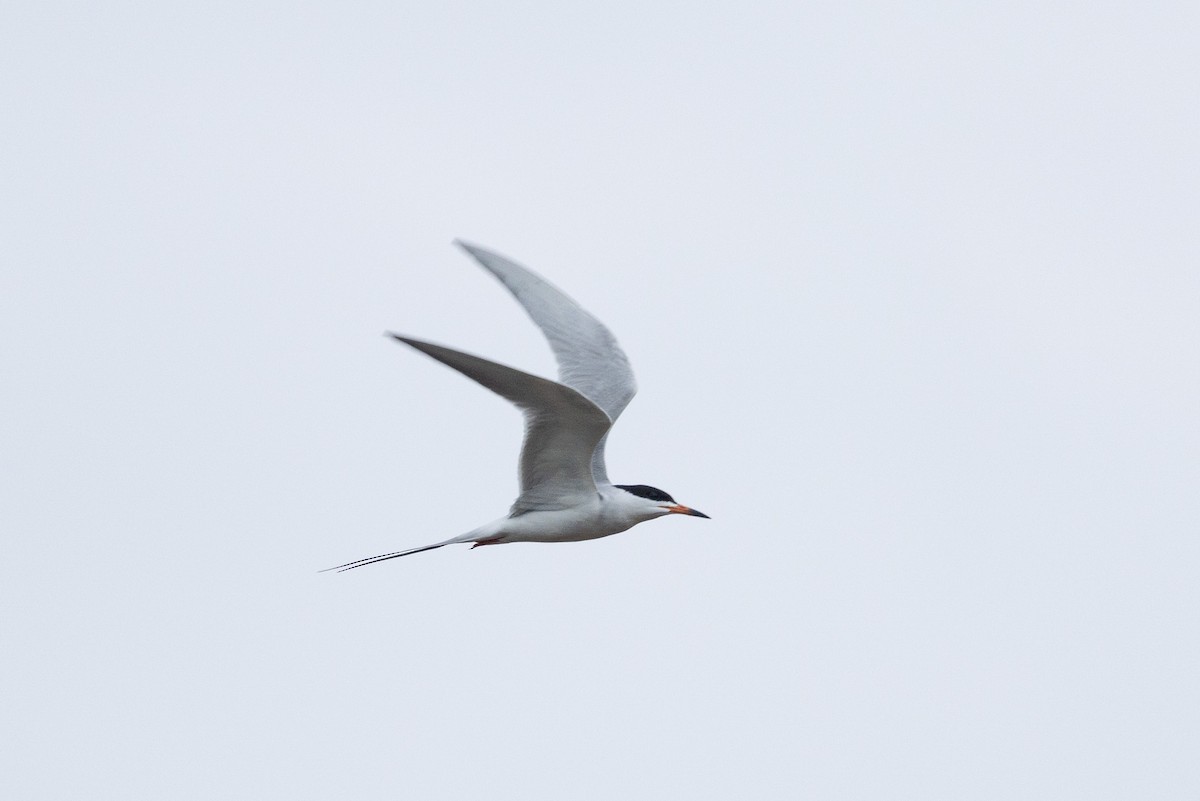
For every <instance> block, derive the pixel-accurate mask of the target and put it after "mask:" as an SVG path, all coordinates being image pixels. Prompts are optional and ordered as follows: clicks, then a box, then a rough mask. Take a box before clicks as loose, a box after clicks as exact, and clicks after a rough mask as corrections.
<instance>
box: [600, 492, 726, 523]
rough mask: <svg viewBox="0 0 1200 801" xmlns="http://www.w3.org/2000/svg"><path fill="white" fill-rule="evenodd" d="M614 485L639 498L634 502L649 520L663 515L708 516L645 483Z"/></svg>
mask: <svg viewBox="0 0 1200 801" xmlns="http://www.w3.org/2000/svg"><path fill="white" fill-rule="evenodd" d="M614 486H616V488H617V489H619V490H624V491H625V492H627V493H629V494H630V495H632V496H633V497H634V498H636V499H638V500H636V501H634V503H637V504H638V507H639V511H640V512H642V513H643V514H644V515H645V516H646V519H647V520H650V519H652V518H655V517H662V516H663V515H691V516H692V517H703V518H707V517H708V515H706V514H704V513H703V512H697V511H696V510H695V509H690V508H688V507H686V506H683V505H682V504H679V503H676V502H675V499H674V498H672V497H671V496H670V495H668V494H667V493H665V492H663V491H662V490H660V489H658V488H657V487H648V486H646V485H645V484H616V485H614Z"/></svg>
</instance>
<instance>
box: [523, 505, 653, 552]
mask: <svg viewBox="0 0 1200 801" xmlns="http://www.w3.org/2000/svg"><path fill="white" fill-rule="evenodd" d="M642 519H643V518H632V517H629V516H628V515H627V514H621V510H620V509H618V508H615V507H614V504H612V503H611V502H604V501H601V500H600V497H599V496H598V495H597V497H596V500H595V501H592V502H589V503H587V504H585V505H582V506H576V507H573V508H571V509H562V510H557V511H553V512H526V513H525V514H522V515H518V516H517V517H510V518H507V519H505V520H504V521H502V522H500V533H501V535H502V536H503V539H502V540H501V542H580V541H582V540H594V539H597V538H599V537H607V536H609V535H611V534H617V533H620V532H622V531H625V530H626V529H628V528H630V527H631V526H633V525H635V524H636V523H639V522H641V520H642Z"/></svg>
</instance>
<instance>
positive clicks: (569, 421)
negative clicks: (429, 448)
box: [390, 334, 612, 514]
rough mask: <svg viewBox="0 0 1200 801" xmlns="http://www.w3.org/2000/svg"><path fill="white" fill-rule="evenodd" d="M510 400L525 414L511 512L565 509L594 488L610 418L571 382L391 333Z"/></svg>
mask: <svg viewBox="0 0 1200 801" xmlns="http://www.w3.org/2000/svg"><path fill="white" fill-rule="evenodd" d="M390 336H392V337H394V338H395V339H396V340H398V341H400V342H403V343H404V344H406V345H408V346H410V347H412V348H415V349H416V350H419V351H421V352H422V353H424V354H425V355H427V356H430V357H432V358H434V359H437V360H438V361H439V362H441V363H442V364H445V365H446V366H448V367H452V368H454V369H455V370H457V371H458V372H460V373H462V374H463V375H465V376H467V377H468V378H471V379H474V380H475V381H477V382H479V383H480V384H482V385H483V386H485V387H487V388H488V389H490V390H491V391H492V392H495V393H496V394H497V395H500V396H501V397H502V398H505V399H507V400H509V401H511V402H512V403H513V404H514V405H515V406H516V407H517V408H519V409H520V410H521V412H522V414H524V416H525V441H524V444H523V445H522V447H521V462H520V464H521V467H520V478H521V495H520V496H519V497H518V498H517V500H516V502H515V503H514V504H513V508H512V512H513V513H514V514H519V513H521V512H528V511H532V510H550V509H566V508H568V507H571V506H574V505H576V504H577V503H580V502H582V501H583V500H585V499H587V498H588V497H590V496H593V495H595V493H596V482H595V480H594V478H593V477H592V470H591V460H592V454H593V453H594V452H595V450H596V445H597V443H599V442H600V440H601V438H602V437H604V435H605V434H606V433H607V432H608V429H609V427H610V426H611V425H612V422H611V421H610V420H609V419H608V415H606V414H605V413H604V412H603V411H602V410H601V409H600V408H599V407H598V406H596V404H594V403H592V402H591V401H590V400H589V399H587V398H585V397H584V396H583V395H582V394H580V393H579V392H577V391H576V390H574V389H572V388H571V387H568V386H564V385H563V384H559V383H558V382H556V381H550V380H549V379H546V378H539V377H538V376H535V375H530V374H529V373H524V372H521V371H520V370H516V369H513V368H512V367H507V366H505V365H503V364H497V363H496V362H493V361H488V360H487V359H481V358H480V357H478V356H472V355H471V354H469V353H463V352H461V351H457V350H453V349H451V348H446V347H442V346H441V345H434V344H432V343H430V342H422V341H421V340H419V339H411V338H410V337H405V336H400V335H399V334H390Z"/></svg>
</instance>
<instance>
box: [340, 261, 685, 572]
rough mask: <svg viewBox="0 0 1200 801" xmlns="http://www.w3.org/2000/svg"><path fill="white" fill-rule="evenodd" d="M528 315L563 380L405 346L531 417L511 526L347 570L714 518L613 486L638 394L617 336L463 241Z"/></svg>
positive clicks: (518, 269)
mask: <svg viewBox="0 0 1200 801" xmlns="http://www.w3.org/2000/svg"><path fill="white" fill-rule="evenodd" d="M455 244H457V245H458V246H459V247H461V248H462V249H463V250H465V251H466V252H467V253H469V254H470V255H471V256H473V257H474V258H475V260H476V261H478V262H479V263H480V264H481V265H482V266H483V267H484V269H486V270H487V271H488V272H490V273H491V274H492V275H494V276H495V277H496V278H497V279H499V280H500V283H502V284H504V286H505V288H506V289H508V291H509V292H511V293H512V295H513V297H515V298H516V299H517V301H518V302H519V303H520V304H521V305H522V306H524V307H525V311H526V312H528V314H529V316H530V317H531V318H532V319H533V321H534V323H536V324H537V326H538V327H539V328H540V329H541V330H542V333H543V334H544V335H545V336H546V339H547V340H548V341H549V343H550V348H551V349H552V350H553V351H554V356H555V359H556V361H557V362H558V381H550V380H549V379H545V378H539V377H538V376H535V375H530V374H529V373H525V372H522V371H520V370H516V369H513V368H512V367H507V366H505V365H503V364H497V363H496V362H492V361H488V360H487V359H481V358H480V357H478V356H472V355H470V354H468V353H463V352H461V351H457V350H451V349H450V348H447V347H443V346H441V345H435V344H433V343H431V342H424V341H422V340H419V339H413V338H412V337H407V336H401V335H400V334H393V333H390V332H389V333H388V336H391V337H393V338H394V339H395V340H396V341H397V342H402V343H404V344H405V345H408V346H409V347H411V348H415V349H416V350H419V351H420V352H421V353H424V354H425V355H426V356H430V357H432V358H434V359H437V360H438V361H439V362H441V363H442V364H444V365H446V366H447V367H451V368H453V369H455V370H457V371H458V372H460V373H462V374H463V375H465V376H467V377H468V378H471V379H473V380H475V381H477V382H478V383H480V384H482V385H483V386H485V387H487V388H488V389H490V390H491V391H492V392H495V393H496V394H497V395H500V396H501V397H503V398H505V399H507V400H508V401H510V402H511V403H513V404H514V405H515V406H516V407H517V408H518V409H520V410H521V412H522V414H523V415H524V417H525V441H524V443H523V444H522V446H521V458H520V470H519V472H520V485H521V494H520V495H519V496H518V497H517V500H516V501H515V502H514V503H513V505H512V508H511V509H510V510H509V513H508V514H507V515H505V516H504V517H502V518H500V519H498V520H493V521H492V522H490V523H486V524H484V525H482V526H480V527H479V528H476V529H473V530H471V531H468V532H467V533H466V534H462V535H460V536H457V537H452V538H450V539H448V540H445V541H443V542H436V543H434V544H432V545H424V546H421V547H419V548H410V549H408V550H406V551H397V552H396V553H385V554H380V555H379V556H372V557H368V558H367V559H359V560H357V561H354V562H348V563H347V564H344V565H339V566H338V567H331V568H328V569H329V570H337V571H343V570H352V569H354V568H356V567H363V566H365V565H371V564H375V563H376V562H383V561H385V560H388V559H395V558H397V557H400V556H408V555H410V554H414V553H421V552H422V551H431V550H433V549H434V548H441V547H443V546H445V545H452V544H455V543H468V542H470V543H473V545H472V546H471V547H473V548H474V547H478V546H480V545H499V544H502V543H508V542H579V541H582V540H592V539H597V538H599V537H607V536H609V535H611V534H617V533H620V532H622V531H625V530H627V529H629V528H632V527H633V526H636V525H637V524H638V523H643V522H645V521H647V520H653V519H654V518H656V517H662V516H664V515H669V514H681V515H692V516H693V517H705V518H706V517H708V515H706V514H703V513H701V512H698V511H696V510H695V509H691V508H688V507H687V506H683V505H682V504H679V503H676V501H675V499H674V498H672V497H671V496H670V495H668V494H667V493H665V492H663V491H662V490H660V489H657V488H655V487H650V486H647V485H645V484H613V483H611V482H610V481H609V480H608V472H607V471H606V470H605V467H604V443H605V441H606V440H607V439H608V432H609V430H610V429H611V428H612V425H613V423H614V422H616V419H617V417H619V416H620V414H621V412H622V411H623V410H624V409H625V407H626V406H627V405H628V404H629V401H630V400H632V398H633V395H634V393H635V392H636V391H637V387H636V385H635V384H634V380H633V370H632V369H631V368H630V366H629V360H628V359H627V358H626V357H625V353H624V352H623V351H622V350H621V348H620V346H619V345H618V344H617V340H616V339H615V338H614V337H613V335H612V332H610V331H609V330H608V329H607V328H605V327H604V324H603V323H601V322H600V321H599V320H597V319H596V318H595V317H593V316H592V315H591V314H589V313H588V312H587V311H585V310H584V309H583V308H582V307H581V306H580V305H579V304H578V303H576V302H575V301H573V300H571V298H569V297H567V295H566V294H565V293H563V292H562V291H561V290H559V289H558V288H557V287H555V286H554V285H552V284H551V283H550V282H548V281H546V280H545V279H544V278H542V277H541V276H539V275H537V274H536V273H534V272H533V271H531V270H528V269H526V268H525V267H522V266H521V265H519V264H516V263H514V262H511V261H509V260H508V259H506V258H504V257H503V256H500V255H498V254H496V253H492V252H491V251H488V250H484V249H483V248H481V247H476V246H474V245H470V244H467V243H466V242H462V241H456V242H455Z"/></svg>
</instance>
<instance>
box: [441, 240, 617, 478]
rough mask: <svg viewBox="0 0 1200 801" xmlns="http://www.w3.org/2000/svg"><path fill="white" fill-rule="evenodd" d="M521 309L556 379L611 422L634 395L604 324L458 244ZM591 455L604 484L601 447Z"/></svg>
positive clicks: (516, 270) (522, 272)
mask: <svg viewBox="0 0 1200 801" xmlns="http://www.w3.org/2000/svg"><path fill="white" fill-rule="evenodd" d="M456 244H457V245H458V246H459V247H461V248H462V249H463V250H465V251H467V253H470V254H471V255H472V256H474V257H475V259H476V260H477V261H478V262H479V263H480V264H481V265H483V266H484V267H485V268H486V269H487V270H488V272H490V273H491V274H492V275H494V276H496V278H498V279H500V282H501V283H502V284H504V286H505V287H506V288H507V289H508V291H509V292H511V293H512V294H513V297H515V298H516V299H517V301H518V302H519V303H520V304H521V305H522V306H523V307H525V311H526V312H528V313H529V316H530V317H531V318H532V319H533V321H534V322H535V323H537V326H538V327H539V328H541V329H542V333H543V334H544V335H545V336H546V339H547V340H548V341H549V343H550V347H551V349H553V351H554V357H555V359H556V360H557V362H558V378H559V381H560V382H562V383H563V384H566V385H567V386H568V387H571V388H572V389H575V390H577V391H578V392H579V393H580V394H582V395H583V396H584V397H586V398H587V399H588V400H590V401H591V402H592V403H594V404H595V405H596V406H598V407H599V408H600V409H601V410H603V412H604V413H605V414H606V415H607V416H608V419H609V420H610V421H612V422H615V421H616V419H617V417H619V416H620V414H621V412H622V411H624V409H625V407H626V406H628V405H629V401H630V400H632V399H633V396H634V394H635V393H636V392H637V384H636V382H635V381H634V378H633V369H632V368H631V367H630V366H629V359H628V358H626V356H625V352H624V351H622V350H621V346H620V345H618V344H617V340H616V338H615V337H614V336H613V335H612V332H611V331H609V330H608V329H607V328H606V327H605V326H604V324H603V323H601V322H600V321H599V320H597V319H596V318H595V317H593V316H592V315H591V314H590V313H588V312H587V311H586V310H584V308H583V307H581V306H580V305H579V304H578V303H576V302H575V301H574V300H572V299H571V298H569V297H568V296H567V295H566V294H565V293H564V292H563V291H562V290H560V289H558V288H557V287H556V286H554V285H553V284H551V283H550V282H549V281H547V280H546V279H544V278H542V277H541V276H539V275H538V274H537V273H534V272H532V271H531V270H528V269H526V268H525V267H522V266H521V265H519V264H516V263H514V262H512V261H509V260H508V259H506V258H504V257H503V256H500V255H497V254H495V253H492V252H491V251H488V250H484V249H483V248H480V247H476V246H475V245H469V244H467V243H466V242H462V241H457V242H456ZM606 439H607V435H604V436H603V438H602V439H601V440H600V442H599V443H598V445H597V447H596V449H595V451H594V453H593V454H592V475H593V477H594V479H595V481H596V482H597V483H602V484H607V483H608V474H607V471H606V470H605V467H604V442H605V440H606Z"/></svg>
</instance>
